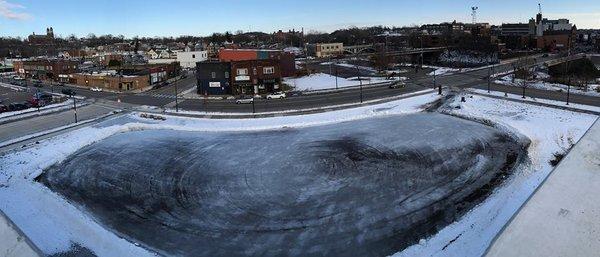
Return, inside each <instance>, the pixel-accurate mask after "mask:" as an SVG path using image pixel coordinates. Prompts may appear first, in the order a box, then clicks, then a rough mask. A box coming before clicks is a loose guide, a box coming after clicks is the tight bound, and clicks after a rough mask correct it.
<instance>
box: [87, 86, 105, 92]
mask: <svg viewBox="0 0 600 257" xmlns="http://www.w3.org/2000/svg"><path fill="white" fill-rule="evenodd" d="M90 90H92V91H94V92H102V88H99V87H93V88H90Z"/></svg>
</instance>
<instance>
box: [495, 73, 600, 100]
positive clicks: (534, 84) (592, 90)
mask: <svg viewBox="0 0 600 257" xmlns="http://www.w3.org/2000/svg"><path fill="white" fill-rule="evenodd" d="M537 76H538V78H540V79H538V80H527V81H524V80H523V79H514V74H509V75H506V76H503V77H501V78H500V79H497V80H496V81H494V82H495V83H497V84H501V85H506V86H511V87H523V83H524V82H526V87H528V88H535V89H542V90H550V91H560V92H567V90H568V86H567V85H565V84H559V83H549V82H545V81H543V79H546V78H548V77H549V75H548V74H545V73H541V72H538V73H537ZM513 79H514V81H513ZM571 93H572V94H579V95H590V96H599V97H600V84H589V85H588V88H587V90H584V89H583V88H580V87H574V86H571Z"/></svg>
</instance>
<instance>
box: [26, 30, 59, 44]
mask: <svg viewBox="0 0 600 257" xmlns="http://www.w3.org/2000/svg"><path fill="white" fill-rule="evenodd" d="M27 42H28V43H29V45H34V46H49V45H54V44H55V40H54V29H53V28H52V27H50V28H46V35H36V34H35V32H34V33H32V34H31V35H29V37H27Z"/></svg>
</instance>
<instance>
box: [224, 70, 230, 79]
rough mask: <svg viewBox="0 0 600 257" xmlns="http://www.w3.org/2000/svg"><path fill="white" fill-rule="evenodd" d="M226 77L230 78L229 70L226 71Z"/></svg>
mask: <svg viewBox="0 0 600 257" xmlns="http://www.w3.org/2000/svg"><path fill="white" fill-rule="evenodd" d="M225 78H226V79H228V78H229V72H228V71H226V72H225Z"/></svg>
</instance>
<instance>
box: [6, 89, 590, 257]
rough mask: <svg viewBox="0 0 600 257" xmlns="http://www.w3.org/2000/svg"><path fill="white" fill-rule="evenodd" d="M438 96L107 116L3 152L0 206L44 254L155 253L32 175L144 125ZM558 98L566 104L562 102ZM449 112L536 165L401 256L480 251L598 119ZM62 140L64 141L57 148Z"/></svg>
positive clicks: (195, 124)
mask: <svg viewBox="0 0 600 257" xmlns="http://www.w3.org/2000/svg"><path fill="white" fill-rule="evenodd" d="M437 99H439V98H438V96H437V95H436V94H435V93H432V94H426V95H421V96H415V97H411V98H407V99H401V100H397V101H391V102H387V103H382V104H376V105H371V106H364V107H358V108H353V109H346V110H339V111H332V112H327V113H317V114H308V115H302V116H287V117H272V118H261V119H216V120H213V119H192V118H179V117H172V116H166V118H167V119H166V120H165V121H155V120H148V119H143V118H140V117H139V116H138V115H136V114H130V115H127V116H125V117H119V118H115V119H112V120H108V121H105V122H103V123H100V124H98V125H94V126H89V127H85V128H82V129H78V130H75V131H72V132H68V133H66V134H63V135H60V136H57V137H54V138H51V139H48V140H43V141H41V142H40V143H39V144H36V145H33V146H31V147H30V148H26V149H24V150H21V151H18V152H11V153H8V154H5V155H3V156H1V157H0V209H1V210H2V211H4V212H5V213H6V215H7V216H9V217H10V218H11V219H12V220H13V221H14V222H15V223H16V224H17V225H18V226H19V227H20V228H21V229H22V230H23V231H24V233H26V234H27V235H28V236H29V237H30V238H31V240H32V241H33V242H34V243H35V244H36V245H37V246H38V247H40V249H41V250H42V251H43V252H44V253H46V254H53V253H58V252H63V251H65V250H68V249H69V247H70V246H71V245H72V244H73V243H76V244H79V245H81V246H83V247H85V248H88V249H90V250H91V251H93V252H94V253H95V254H97V255H98V256H155V254H154V253H152V252H150V251H147V250H145V249H144V248H141V247H139V246H136V245H134V244H131V243H130V242H128V241H126V240H125V239H123V238H121V237H119V236H118V235H115V234H113V233H112V232H110V231H108V230H107V229H106V228H105V227H103V226H102V225H100V224H98V223H97V222H96V221H95V220H94V219H93V218H91V216H88V215H86V214H85V213H84V212H82V211H81V210H80V209H78V207H77V206H75V205H73V204H71V203H69V202H68V201H66V200H65V199H64V198H62V197H61V196H59V195H58V194H56V193H54V192H53V191H51V190H49V189H47V188H46V187H44V186H42V185H41V184H39V183H37V182H35V181H34V178H35V177H37V176H38V175H39V174H41V172H42V171H43V170H44V169H46V168H48V167H50V166H51V165H53V164H55V163H57V162H61V161H63V160H65V159H66V158H67V157H68V156H69V155H71V154H73V153H74V152H76V151H77V150H79V149H81V148H82V147H84V146H86V145H89V144H92V143H94V142H98V141H100V140H102V139H105V138H107V137H109V136H111V135H114V134H116V133H122V132H128V131H133V130H142V129H172V130H181V131H219V132H220V131H257V130H269V129H284V128H299V127H307V126H318V125H326V124H334V123H338V122H344V121H351V120H357V119H363V118H370V117H378V116H386V115H401V114H407V113H415V112H419V111H422V110H423V108H424V105H425V104H427V103H431V102H433V101H435V100H437ZM557 104H560V103H557ZM448 106H449V107H448V108H447V109H446V110H447V112H448V113H451V114H454V115H457V116H463V117H468V118H474V119H485V120H489V121H491V122H492V123H494V124H496V125H497V127H499V128H501V129H505V130H507V131H508V132H510V133H514V134H517V135H522V136H526V137H528V138H529V139H530V140H531V145H530V147H529V157H530V163H529V164H527V165H523V168H522V169H520V170H518V171H517V172H516V173H515V174H514V175H513V176H511V177H510V178H508V179H507V180H506V182H505V183H504V184H503V185H502V186H501V187H499V188H498V189H496V190H495V192H494V193H493V194H492V195H491V196H490V197H489V198H488V199H486V200H485V201H484V202H483V203H481V204H480V205H479V206H478V207H476V208H474V209H473V210H471V211H470V212H469V213H467V214H466V215H465V216H464V217H463V218H461V219H460V220H459V221H457V222H455V223H453V224H451V225H449V226H448V227H446V228H445V229H443V230H441V231H440V232H439V233H438V234H436V235H434V236H432V237H430V238H428V239H423V240H421V241H420V243H419V244H417V245H414V246H412V247H409V248H407V249H406V250H404V251H403V252H400V253H397V254H396V255H395V256H480V255H481V254H482V253H483V252H484V251H485V249H486V247H487V245H488V244H489V243H490V242H491V240H492V239H493V237H494V236H495V235H496V234H497V233H498V231H499V230H500V229H501V228H502V226H503V225H504V224H506V222H507V221H508V219H509V218H510V217H511V216H512V215H513V214H514V213H515V211H516V210H517V209H518V208H519V206H520V205H521V204H522V203H523V202H524V201H525V200H526V199H527V197H528V196H529V195H530V194H531V193H532V192H533V191H534V190H535V188H537V186H539V184H540V183H541V181H542V180H543V179H544V178H545V177H546V176H547V175H548V174H549V172H550V171H551V170H552V167H551V166H550V164H549V160H550V159H551V158H552V154H553V153H555V152H557V151H561V150H562V149H563V148H565V147H567V146H568V143H569V141H570V140H573V141H577V140H579V139H580V138H581V136H582V135H583V133H584V132H585V131H586V130H587V129H588V128H589V127H590V126H591V125H592V124H593V122H594V121H595V119H596V118H597V117H596V116H594V115H589V114H582V113H576V112H570V111H565V110H558V109H554V108H547V107H540V106H534V105H529V104H525V103H515V102H508V101H505V100H500V99H492V98H488V97H483V96H477V95H475V96H473V97H472V98H467V102H466V103H460V102H458V101H456V102H452V103H449V104H448ZM56 146H60V147H56Z"/></svg>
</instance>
